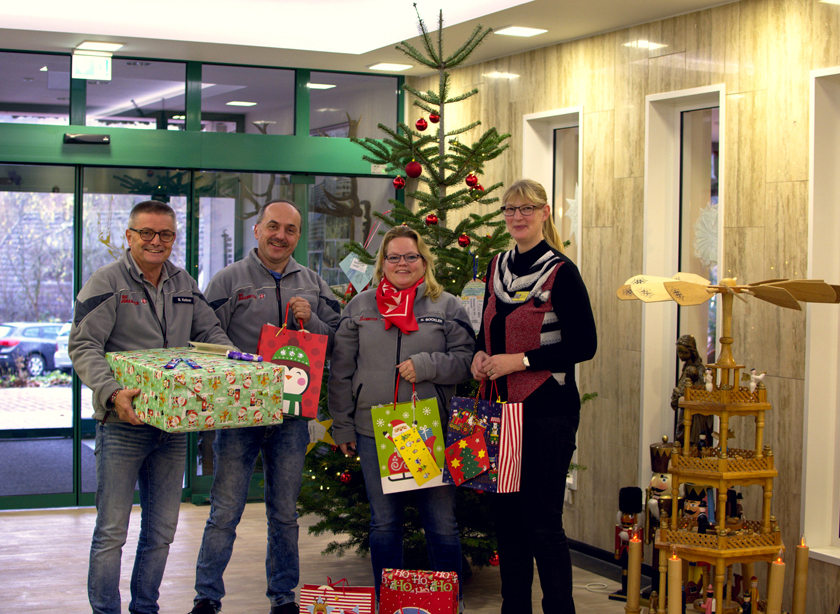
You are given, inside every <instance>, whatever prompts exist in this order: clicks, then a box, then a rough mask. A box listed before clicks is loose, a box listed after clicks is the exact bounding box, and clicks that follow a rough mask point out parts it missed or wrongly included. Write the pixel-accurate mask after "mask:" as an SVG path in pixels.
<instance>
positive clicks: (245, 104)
mask: <svg viewBox="0 0 840 614" xmlns="http://www.w3.org/2000/svg"><path fill="white" fill-rule="evenodd" d="M256 104H257V103H256V102H245V101H244V100H231V101H230V102H229V103H227V106H229V107H253V106H256Z"/></svg>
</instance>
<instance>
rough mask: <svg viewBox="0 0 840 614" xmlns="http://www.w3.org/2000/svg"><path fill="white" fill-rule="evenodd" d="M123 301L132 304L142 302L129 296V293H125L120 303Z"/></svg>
mask: <svg viewBox="0 0 840 614" xmlns="http://www.w3.org/2000/svg"><path fill="white" fill-rule="evenodd" d="M123 303H131V304H132V305H139V304H140V303H138V302H137V301H135V300H134V299H131V298H129V297H128V295H127V294H123V295H122V296H121V297H120V304H121V305H122V304H123Z"/></svg>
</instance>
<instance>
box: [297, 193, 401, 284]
mask: <svg viewBox="0 0 840 614" xmlns="http://www.w3.org/2000/svg"><path fill="white" fill-rule="evenodd" d="M389 198H394V185H393V183H392V179H391V178H384V179H379V178H377V179H369V178H361V177H316V178H315V185H313V186H310V188H309V227H308V228H307V229H305V230H306V231H307V233H308V236H309V268H311V269H314V270H315V271H317V272H318V274H319V275H321V277H323V278H324V280H326V282H327V283H328V284H330V285H331V286H338V285H342V284H346V283H347V282H348V279H347V276H346V275H345V274H344V272H343V271H342V269H341V261H342V260H343V259H344V258H345V257H346V256H347V254H348V253H349V252H348V251H347V250H346V249H345V247H344V245H345V243H347V242H348V241H357V242H358V243H361V244H362V245H365V243H366V242H367V241H368V239H369V244H368V245H367V250H368V253H369V254H371V255H374V254H376V250H378V249H379V244H380V243H381V242H382V237H381V235H380V234H379V231H383V232H384V231H385V230H387V228H383V227H382V226H381V225H379V223H378V222H377V221H376V219H375V218H374V217H373V215H372V213H373V211H379V212H385V211H386V210H388V209H390V208H391V205H390V204H389V203H388V199H389ZM357 289H358V290H361V288H357Z"/></svg>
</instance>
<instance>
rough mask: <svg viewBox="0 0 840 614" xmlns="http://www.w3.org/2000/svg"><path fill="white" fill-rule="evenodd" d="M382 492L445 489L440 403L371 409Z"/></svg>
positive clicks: (422, 401) (416, 402) (414, 400)
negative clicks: (435, 487) (442, 486)
mask: <svg viewBox="0 0 840 614" xmlns="http://www.w3.org/2000/svg"><path fill="white" fill-rule="evenodd" d="M370 413H371V417H372V418H373V432H374V436H375V437H376V452H377V455H378V457H379V477H380V478H381V480H382V492H384V493H385V494H388V493H392V492H402V491H405V490H417V489H418V488H432V487H434V486H441V485H443V465H444V460H445V458H444V444H445V441H444V439H443V427H442V425H441V420H440V412H439V411H438V404H437V399H418V398H417V396H416V395H415V394H414V393H413V392H412V400H411V401H409V402H407V403H393V404H390V405H376V406H374V407H371V408H370Z"/></svg>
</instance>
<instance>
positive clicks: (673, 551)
mask: <svg viewBox="0 0 840 614" xmlns="http://www.w3.org/2000/svg"><path fill="white" fill-rule="evenodd" d="M671 559H673V560H674V561H676V560H679V557H678V556H677V547H676V546H671Z"/></svg>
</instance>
